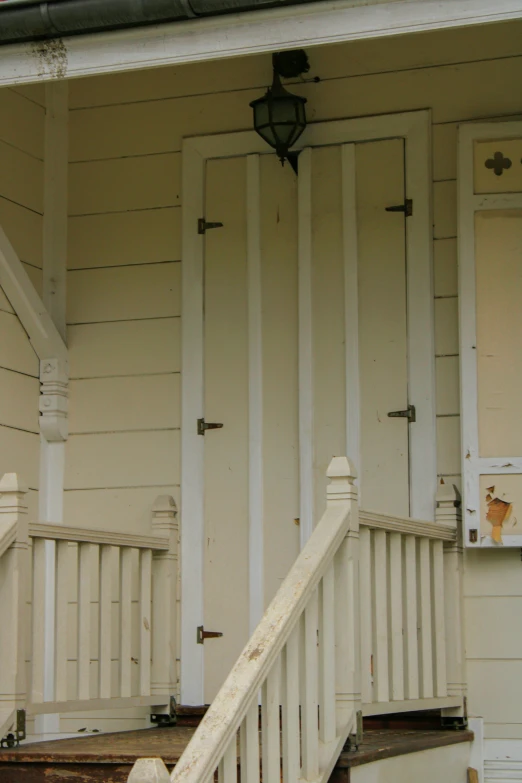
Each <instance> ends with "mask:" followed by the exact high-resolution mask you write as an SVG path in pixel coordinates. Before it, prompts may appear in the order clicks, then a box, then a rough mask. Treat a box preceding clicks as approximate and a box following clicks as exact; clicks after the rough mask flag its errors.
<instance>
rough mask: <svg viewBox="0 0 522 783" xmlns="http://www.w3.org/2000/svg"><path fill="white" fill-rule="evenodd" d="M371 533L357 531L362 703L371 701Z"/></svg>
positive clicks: (365, 528) (362, 529) (362, 530)
mask: <svg viewBox="0 0 522 783" xmlns="http://www.w3.org/2000/svg"><path fill="white" fill-rule="evenodd" d="M372 534H373V531H372V530H370V529H369V528H367V527H361V530H360V532H359V548H360V559H359V595H360V614H359V616H360V634H361V697H362V702H363V704H371V703H372V702H373V632H372V605H373V584H372V540H371V539H372Z"/></svg>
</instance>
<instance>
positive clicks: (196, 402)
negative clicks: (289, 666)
mask: <svg viewBox="0 0 522 783" xmlns="http://www.w3.org/2000/svg"><path fill="white" fill-rule="evenodd" d="M428 126H429V115H428V114H427V113H426V112H414V113H408V114H403V115H392V116H386V117H372V118H363V119H358V120H342V121H335V122H328V123H317V124H315V125H310V126H309V127H308V128H307V129H306V130H305V132H304V134H303V137H302V145H303V147H304V148H305V149H304V151H303V153H302V154H301V155H300V161H299V166H300V175H299V181H298V187H299V189H300V194H301V195H300V199H299V203H300V206H299V210H300V211H301V222H300V225H301V228H300V232H299V242H300V250H299V256H300V260H299V264H300V289H299V290H300V300H301V302H300V308H299V310H300V316H299V318H300V320H299V324H300V372H301V379H300V422H301V423H300V426H301V438H300V449H301V454H300V457H301V460H300V461H301V468H300V469H301V471H302V479H303V480H302V481H301V492H302V496H301V535H302V536H304V538H306V529H307V527H306V524H307V523H306V519H307V518H308V527H310V524H311V521H312V516H311V513H312V510H313V505H312V500H313V489H312V481H310V482H307V481H306V476H308V475H311V470H312V467H313V444H312V439H311V438H309V437H305V436H306V435H307V432H308V430H310V428H311V424H310V422H311V421H313V393H312V383H311V378H310V362H311V351H312V344H311V303H310V297H311V288H310V285H311V281H310V280H309V253H310V245H311V237H310V235H309V234H310V225H309V221H308V223H307V222H306V220H305V219H304V217H305V215H306V214H308V212H309V206H307V205H308V204H309V201H310V198H311V191H310V187H311V186H310V187H309V185H308V184H307V183H308V180H309V178H308V177H307V175H306V172H307V170H309V169H310V168H311V160H312V155H313V151H312V148H313V147H314V146H324V145H326V144H332V145H333V144H342V143H344V142H352V141H362V140H366V141H369V140H378V139H382V138H389V137H393V136H399V137H403V138H404V139H405V145H406V155H407V156H408V161H409V164H408V167H407V177H406V191H407V194H408V195H409V196H411V197H412V198H413V200H414V202H415V203H417V202H419V204H420V206H419V208H418V210H417V211H416V212H415V215H414V217H413V218H409V219H408V220H409V221H412V222H411V224H410V227H409V228H408V234H407V248H408V255H409V257H411V258H414V259H415V265H413V264H412V266H415V269H414V270H413V272H412V274H413V280H414V283H413V284H411V285H410V298H411V297H412V296H413V295H414V292H415V302H413V303H411V305H410V304H408V308H409V311H408V319H409V324H410V330H412V331H413V332H414V334H415V337H412V341H413V345H412V346H411V351H410V356H409V366H408V375H409V382H410V386H413V387H414V388H415V389H417V390H418V394H419V395H420V396H419V398H417V399H420V400H421V405H420V407H422V408H423V410H422V411H421V412H420V415H419V416H418V421H417V423H416V425H415V427H414V428H412V432H411V442H412V444H413V446H412V448H413V449H414V451H415V454H416V455H417V457H418V456H419V455H421V456H422V459H420V460H418V464H417V465H416V467H415V468H414V469H412V470H413V472H412V477H411V508H412V511H411V514H412V516H413V517H416V518H418V519H423V518H424V519H427V520H429V519H432V518H433V513H434V504H435V476H436V455H435V414H434V389H433V385H434V362H433V358H432V357H433V324H432V315H431V304H430V303H431V293H432V292H431V271H430V270H431V242H430V237H431V218H430V209H429V203H430V202H429V192H428V191H429V178H428V170H429V151H428V146H429V132H428ZM306 148H309V149H308V150H307V149H306ZM183 150H184V152H183V183H184V184H183V192H184V194H185V196H184V203H183V226H184V235H183V258H184V263H183V283H182V286H183V290H182V299H183V303H182V310H183V330H182V343H183V349H182V352H183V357H184V359H183V373H182V411H183V414H182V416H183V418H182V431H183V432H182V516H184V517H185V519H189V520H190V524H187V526H186V527H185V528H184V536H183V541H182V548H183V553H184V554H183V555H182V561H183V563H184V565H183V567H182V572H183V573H182V580H183V590H182V602H183V611H182V651H183V652H182V661H183V663H182V699H183V701H184V702H185V703H194V704H199V703H202V702H203V692H202V680H203V668H202V652H201V646H198V645H196V641H195V635H194V627H195V625H196V624H199V625H201V624H203V590H204V588H203V582H202V570H201V568H202V558H203V551H202V550H203V539H204V533H203V505H202V497H203V489H204V476H203V442H204V439H203V438H202V437H201V436H197V434H196V428H195V421H196V420H197V418H199V417H201V416H203V415H204V410H203V388H204V386H203V363H204V362H203V348H204V343H203V242H202V237H201V236H200V235H198V234H197V231H196V229H197V219H198V217H201V216H202V215H203V212H204V208H203V205H204V200H203V192H204V161H205V160H208V159H210V158H212V159H219V158H230V157H233V156H237V157H240V156H243V155H256V154H266V153H267V152H270V150H269V149H267V147H266V145H265V143H264V142H263V141H262V140H261V139H260V138H259V137H258V136H257V135H256V134H254V133H253V132H241V133H232V134H222V135H215V136H206V137H200V138H197V137H195V138H191V139H186V140H185V141H184V144H183ZM308 158H310V162H307V160H308ZM412 172H417V173H415V174H413V173H412ZM310 174H311V172H310ZM345 186H346V182H345ZM350 187H351V186H350ZM347 197H348V199H349V194H348V196H347ZM348 203H349V201H348ZM207 218H208V219H215V216H207ZM213 241H214V240H213ZM352 241H353V240H352ZM347 252H348V251H347ZM350 252H353V248H352V250H350ZM307 259H308V261H307ZM352 295H353V292H352ZM419 301H421V302H424V304H425V306H424V307H421V306H420V305H419ZM351 363H352V365H353V364H354V357H353V356H352V357H351ZM355 382H356V381H355V380H353V379H352V381H351V383H352V384H353V383H355ZM357 383H358V381H357ZM350 391H351V389H350ZM417 404H418V403H417ZM305 425H306V426H305ZM211 437H212V434H211ZM303 520H304V523H305V524H303ZM303 529H304V530H305V532H303ZM197 618H201V619H197ZM185 645H186V646H185ZM198 647H199V649H198ZM189 651H192V652H189ZM185 677H188V678H189V680H188V681H187V683H186V684H185ZM189 683H190V684H189ZM185 687H186V688H187V689H188V690H184V689H185Z"/></svg>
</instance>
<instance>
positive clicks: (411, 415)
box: [388, 405, 416, 424]
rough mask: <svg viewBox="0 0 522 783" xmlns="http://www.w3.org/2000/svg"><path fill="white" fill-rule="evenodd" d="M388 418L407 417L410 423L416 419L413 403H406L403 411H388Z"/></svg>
mask: <svg viewBox="0 0 522 783" xmlns="http://www.w3.org/2000/svg"><path fill="white" fill-rule="evenodd" d="M388 416H389V417H390V419H408V421H409V422H410V424H412V423H413V422H414V421H416V413H415V405H408V407H407V408H406V410H405V411H390V412H389V413H388Z"/></svg>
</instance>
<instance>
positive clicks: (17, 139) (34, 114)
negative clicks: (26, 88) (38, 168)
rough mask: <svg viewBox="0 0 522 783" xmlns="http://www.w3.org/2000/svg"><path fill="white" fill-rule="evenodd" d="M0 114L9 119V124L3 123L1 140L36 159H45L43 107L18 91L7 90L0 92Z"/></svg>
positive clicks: (0, 131)
mask: <svg viewBox="0 0 522 783" xmlns="http://www.w3.org/2000/svg"><path fill="white" fill-rule="evenodd" d="M40 90H41V87H40ZM0 113H1V114H2V116H3V117H9V122H7V121H5V122H2V127H1V128H0V139H1V140H2V141H5V142H7V143H8V144H10V145H11V146H12V147H16V148H17V149H19V150H22V151H23V152H26V153H28V154H29V155H32V156H33V157H35V158H40V159H43V156H44V137H43V129H44V121H45V111H44V109H43V107H42V106H38V105H37V104H36V103H34V102H33V100H28V99H27V98H26V97H24V96H23V95H20V94H19V93H18V92H17V91H16V90H10V89H8V88H7V89H3V90H0Z"/></svg>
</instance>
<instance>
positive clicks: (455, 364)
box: [435, 356, 460, 416]
mask: <svg viewBox="0 0 522 783" xmlns="http://www.w3.org/2000/svg"><path fill="white" fill-rule="evenodd" d="M435 373H436V376H435V377H436V382H437V415H438V416H451V415H454V414H457V413H458V412H459V410H460V399H459V394H460V388H459V357H458V356H438V357H437V359H436V360H435Z"/></svg>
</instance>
